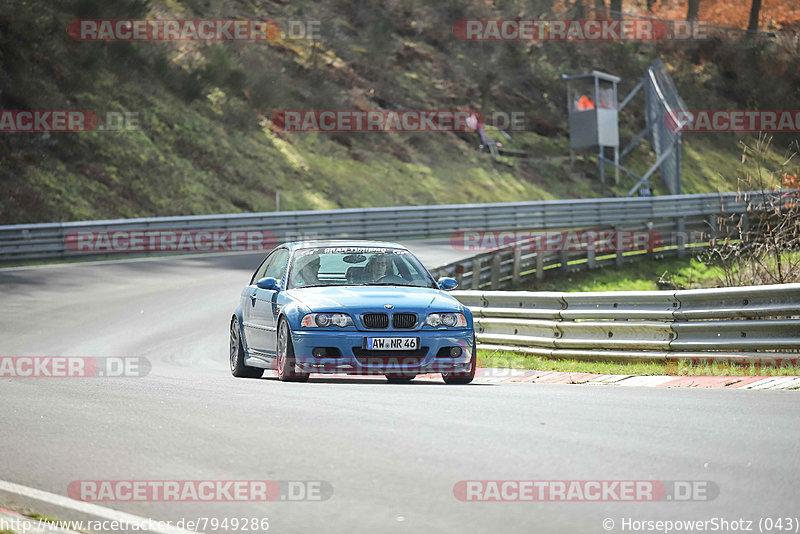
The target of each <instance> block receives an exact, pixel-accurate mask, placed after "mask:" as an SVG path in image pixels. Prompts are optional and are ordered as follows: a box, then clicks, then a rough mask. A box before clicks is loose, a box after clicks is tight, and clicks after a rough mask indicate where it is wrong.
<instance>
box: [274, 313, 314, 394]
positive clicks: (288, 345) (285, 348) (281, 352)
mask: <svg viewBox="0 0 800 534" xmlns="http://www.w3.org/2000/svg"><path fill="white" fill-rule="evenodd" d="M275 336H276V340H275V347H276V351H275V352H276V354H275V358H276V360H277V364H278V369H277V371H278V378H279V379H280V380H281V381H282V382H305V381H307V380H308V375H309V373H300V372H298V371H296V370H295V358H294V345H293V344H292V335H291V333H290V330H289V321H287V320H286V319H285V318H283V317H281V318H280V321H279V322H278V328H277V331H276V334H275Z"/></svg>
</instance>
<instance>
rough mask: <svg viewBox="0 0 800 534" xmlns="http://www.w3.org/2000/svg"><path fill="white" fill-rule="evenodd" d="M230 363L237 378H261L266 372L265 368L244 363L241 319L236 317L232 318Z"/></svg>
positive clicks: (232, 372)
mask: <svg viewBox="0 0 800 534" xmlns="http://www.w3.org/2000/svg"><path fill="white" fill-rule="evenodd" d="M228 364H229V367H230V369H231V374H232V375H233V376H235V377H237V378H261V375H263V374H264V369H259V368H258V367H250V366H247V365H245V364H244V345H242V334H241V332H240V330H239V320H238V319H237V318H236V317H233V319H231V338H230V358H229V359H228Z"/></svg>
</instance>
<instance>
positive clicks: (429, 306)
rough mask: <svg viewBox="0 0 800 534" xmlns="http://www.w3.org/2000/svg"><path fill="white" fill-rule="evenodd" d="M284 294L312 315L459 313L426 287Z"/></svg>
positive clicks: (325, 289)
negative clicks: (388, 309) (388, 310)
mask: <svg viewBox="0 0 800 534" xmlns="http://www.w3.org/2000/svg"><path fill="white" fill-rule="evenodd" d="M287 293H289V294H290V296H291V297H292V299H294V300H296V301H298V302H300V303H302V304H303V305H304V306H305V307H307V308H308V309H309V310H311V311H335V310H345V309H346V310H348V311H351V312H363V311H377V310H384V309H385V308H384V306H386V305H391V306H393V308H392V309H393V310H395V311H415V312H446V311H459V310H461V304H460V303H459V302H458V301H457V300H456V299H455V298H453V297H451V296H450V295H448V294H446V293H444V292H443V291H441V290H439V289H433V288H426V287H392V286H327V287H307V288H297V289H290V290H289V291H288V292H287Z"/></svg>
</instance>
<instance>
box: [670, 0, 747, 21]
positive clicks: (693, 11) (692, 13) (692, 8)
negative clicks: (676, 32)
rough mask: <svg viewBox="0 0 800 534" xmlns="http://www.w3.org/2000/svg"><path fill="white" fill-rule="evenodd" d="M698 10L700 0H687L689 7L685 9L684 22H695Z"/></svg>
mask: <svg viewBox="0 0 800 534" xmlns="http://www.w3.org/2000/svg"><path fill="white" fill-rule="evenodd" d="M754 1H755V0H754ZM699 12H700V0H689V8H688V9H687V10H686V22H697V15H698V14H699Z"/></svg>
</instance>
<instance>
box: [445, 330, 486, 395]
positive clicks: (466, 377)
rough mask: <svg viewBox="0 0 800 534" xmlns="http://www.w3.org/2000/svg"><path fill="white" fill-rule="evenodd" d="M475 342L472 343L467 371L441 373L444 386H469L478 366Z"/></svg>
mask: <svg viewBox="0 0 800 534" xmlns="http://www.w3.org/2000/svg"><path fill="white" fill-rule="evenodd" d="M477 348H478V347H477V345H476V344H475V341H474V340H473V342H472V358H470V360H469V371H467V372H461V373H442V379H443V380H444V383H445V384H456V385H458V384H461V385H463V384H469V383H470V382H472V380H473V379H474V378H475V369H476V367H477V366H478V350H477Z"/></svg>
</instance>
